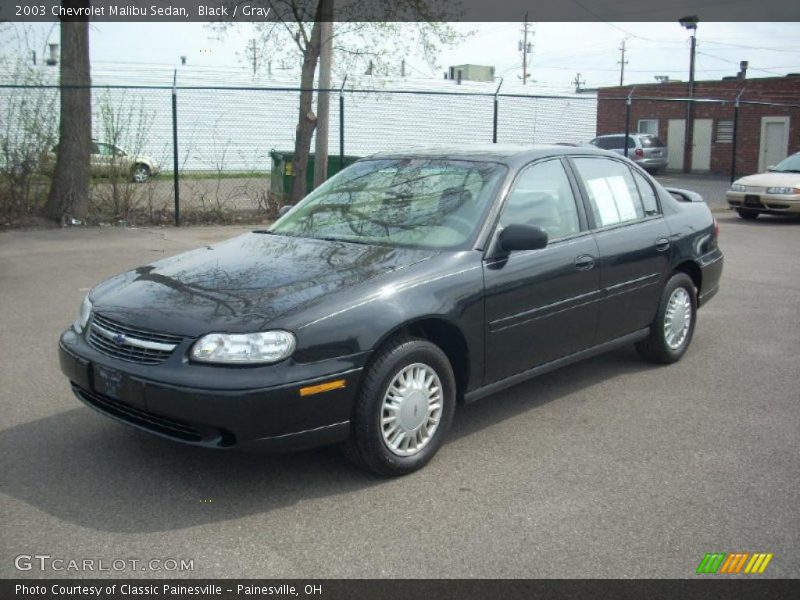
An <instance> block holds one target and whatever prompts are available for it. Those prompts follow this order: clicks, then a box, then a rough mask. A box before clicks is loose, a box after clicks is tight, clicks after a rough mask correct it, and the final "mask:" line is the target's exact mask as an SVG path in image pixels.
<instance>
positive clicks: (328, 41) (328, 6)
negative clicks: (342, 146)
mask: <svg viewBox="0 0 800 600" xmlns="http://www.w3.org/2000/svg"><path fill="white" fill-rule="evenodd" d="M333 1H334V0H320V19H321V20H320V23H319V33H320V50H319V87H320V90H327V89H330V87H331V65H332V62H333ZM330 104H331V100H330V93H328V92H326V91H320V92H319V94H318V95H317V137H316V140H315V154H316V157H315V159H314V187H315V188H316V187H319V186H320V185H321V184H322V183H323V182H324V181H325V180H326V179H327V178H328V125H329V123H330ZM340 166H341V165H340Z"/></svg>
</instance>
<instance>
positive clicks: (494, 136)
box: [492, 77, 503, 144]
mask: <svg viewBox="0 0 800 600" xmlns="http://www.w3.org/2000/svg"><path fill="white" fill-rule="evenodd" d="M502 85H503V78H502V77H501V78H500V83H498V84H497V89H496V90H495V92H494V121H493V123H492V143H493V144H496V143H497V113H498V109H499V103H498V99H497V95H498V94H499V93H500V87H501V86H502Z"/></svg>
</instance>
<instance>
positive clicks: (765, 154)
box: [758, 117, 789, 173]
mask: <svg viewBox="0 0 800 600" xmlns="http://www.w3.org/2000/svg"><path fill="white" fill-rule="evenodd" d="M788 151H789V117H761V149H760V151H759V153H758V171H759V173H763V172H764V171H766V170H767V167H771V166H772V165H776V164H778V163H779V162H780V161H782V160H783V159H784V158H786V154H787V153H788Z"/></svg>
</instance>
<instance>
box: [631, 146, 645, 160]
mask: <svg viewBox="0 0 800 600" xmlns="http://www.w3.org/2000/svg"><path fill="white" fill-rule="evenodd" d="M633 155H634V156H638V157H639V158H644V150H642V149H641V148H637V149H636V150H635V151H634V153H633Z"/></svg>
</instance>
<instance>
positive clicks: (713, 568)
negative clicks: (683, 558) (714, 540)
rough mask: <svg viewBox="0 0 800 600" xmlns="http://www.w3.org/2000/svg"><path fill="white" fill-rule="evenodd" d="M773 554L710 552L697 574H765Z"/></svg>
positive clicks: (698, 567) (699, 566) (701, 563)
mask: <svg viewBox="0 0 800 600" xmlns="http://www.w3.org/2000/svg"><path fill="white" fill-rule="evenodd" d="M771 560H772V554H771V553H766V552H754V553H752V554H751V553H749V552H731V553H729V554H726V553H725V552H709V553H707V554H706V555H705V556H704V557H703V560H701V561H700V564H699V565H698V566H697V573H717V574H720V573H747V574H751V575H754V574H756V573H759V574H760V573H763V572H764V571H765V570H766V568H767V565H768V564H769V561H771Z"/></svg>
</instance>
